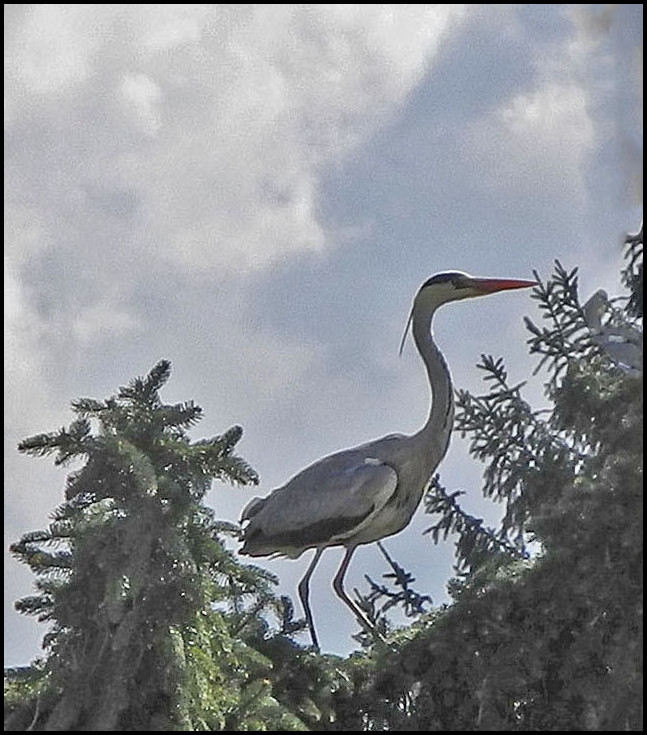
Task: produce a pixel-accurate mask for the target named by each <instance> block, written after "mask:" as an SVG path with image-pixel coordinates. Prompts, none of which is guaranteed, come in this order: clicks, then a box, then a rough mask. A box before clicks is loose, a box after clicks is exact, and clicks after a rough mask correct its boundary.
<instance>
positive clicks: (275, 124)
mask: <svg viewBox="0 0 647 735" xmlns="http://www.w3.org/2000/svg"><path fill="white" fill-rule="evenodd" d="M32 7H33V8H35V9H34V10H33V11H29V13H27V14H26V16H25V18H24V19H23V22H22V24H21V25H20V27H19V29H18V30H17V31H16V33H15V34H14V42H13V44H12V45H10V48H9V56H10V58H13V59H14V63H13V65H12V66H11V67H10V70H9V76H10V82H11V84H10V85H9V92H8V96H9V107H10V108H11V109H12V115H11V120H12V124H13V125H15V126H20V119H21V111H23V110H26V109H28V108H29V102H30V99H31V98H33V97H34V96H39V95H41V96H42V95H43V94H44V93H45V92H47V94H48V99H47V100H45V101H43V100H41V104H44V105H47V104H48V103H49V107H45V108H41V110H42V113H41V114H42V115H43V118H44V119H48V118H49V119H50V120H52V121H53V120H57V119H60V121H61V123H60V124H63V125H65V126H70V127H73V126H79V125H80V126H83V125H84V124H86V122H85V121H84V120H83V116H84V115H85V114H86V111H87V109H88V107H89V105H92V106H95V107H96V105H97V104H99V108H100V107H101V106H103V107H104V110H103V112H102V113H101V114H99V115H97V116H95V119H94V120H93V121H92V124H93V125H96V126H97V130H96V135H95V141H94V143H93V142H92V141H91V140H88V139H87V138H86V140H85V141H84V144H85V146H86V150H84V151H83V156H84V161H83V165H84V169H85V171H84V173H85V174H86V175H89V176H94V177H95V178H96V179H102V178H104V177H105V168H106V164H107V161H106V152H105V150H104V149H105V144H104V140H105V139H106V138H108V139H109V141H110V146H111V148H112V150H111V152H110V161H109V165H110V168H111V169H112V172H113V173H112V176H113V177H115V175H116V178H118V179H119V180H120V185H121V186H123V187H126V188H131V189H133V190H134V192H135V193H136V195H137V196H138V197H140V198H141V200H142V201H143V202H144V203H145V207H144V209H143V210H142V213H143V218H142V220H141V221H140V222H139V224H140V225H141V227H142V228H143V229H145V230H146V231H148V232H150V233H153V236H154V237H155V240H156V243H157V250H158V252H159V253H160V254H161V255H163V256H164V255H165V256H166V257H168V258H171V259H172V260H173V261H174V262H175V263H177V264H179V265H183V266H187V267H189V268H191V267H195V266H199V267H200V268H201V269H205V270H209V271H211V272H212V273H217V272H222V271H223V269H226V270H239V269H240V268H243V269H251V270H255V269H259V268H261V269H262V268H265V267H267V265H268V264H270V263H274V262H275V261H276V260H277V259H281V258H283V257H285V256H289V255H290V254H293V253H295V252H298V251H306V252H307V251H313V252H316V251H321V250H322V248H323V247H324V245H326V244H327V245H331V244H334V243H327V242H326V238H325V234H324V231H323V229H322V225H321V223H320V221H319V219H318V213H317V204H316V200H317V195H318V187H319V180H320V177H321V175H322V173H323V172H324V170H325V166H327V165H330V164H331V163H334V162H335V161H339V160H341V159H342V158H343V157H344V156H345V155H346V154H347V153H348V152H349V150H351V149H352V147H353V146H354V145H355V144H356V143H357V142H358V141H362V140H366V139H367V137H368V136H370V135H371V133H372V132H373V131H374V130H375V129H376V128H377V127H379V126H380V125H381V124H384V122H385V121H387V120H389V119H390V117H391V116H392V115H393V114H394V112H395V110H396V109H397V106H398V105H399V104H400V103H401V101H402V99H403V98H404V97H405V96H406V95H407V94H408V93H409V91H410V90H411V88H412V86H413V85H414V84H415V83H416V82H417V81H418V80H419V79H420V77H421V75H422V74H423V73H424V71H425V69H426V68H427V65H428V63H429V61H430V60H431V59H432V58H433V56H434V54H435V53H436V51H437V49H438V46H439V43H440V42H441V40H442V39H443V38H444V37H445V36H446V35H447V34H448V33H449V30H450V29H451V28H452V27H453V25H454V24H455V23H457V22H459V21H460V20H461V19H462V17H463V16H464V14H465V10H464V8H463V6H451V5H449V6H419V5H410V6H389V5H386V6H384V5H377V6H354V5H305V6H303V5H301V6H293V5H272V6H263V5H256V6H227V5H225V6H222V5H214V6H204V5H191V6H179V5H170V6H159V5H153V6H146V5H134V6H102V9H101V10H100V11H99V12H97V11H96V7H97V6H66V5H63V6H56V5H49V6H32ZM138 67H139V68H138ZM151 68H154V69H155V74H154V77H153V76H151V74H150V71H149V70H150V69H151ZM99 70H100V73H99ZM79 85H83V87H82V88H81V87H80V86H79ZM110 87H112V88H113V90H115V91H117V98H118V100H119V101H120V102H119V104H120V105H121V106H122V107H123V106H125V107H126V108H127V110H128V114H127V115H126V118H127V119H126V120H125V121H124V120H123V119H122V118H121V117H120V115H119V114H118V111H117V110H115V109H110V100H111V99H113V98H114V94H113V93H112V90H111V89H110ZM124 125H127V126H128V127H131V128H132V126H133V125H134V126H135V128H136V129H137V130H139V131H140V132H143V133H144V134H145V135H146V136H149V137H155V138H156V139H157V141H158V143H157V145H149V146H146V145H142V146H140V147H133V141H132V138H131V136H130V135H129V133H128V130H124V129H123V126H124ZM61 143H62V144H64V145H70V146H72V147H73V146H74V145H75V143H77V141H75V139H74V138H73V137H70V138H69V139H68V140H67V141H61ZM78 144H79V145H80V141H79V142H78ZM71 152H72V154H74V151H71ZM72 162H74V155H72ZM71 178H72V179H74V173H72V172H71ZM180 182H181V184H180ZM79 214H80V215H81V216H82V215H83V212H80V213H79ZM130 247H132V246H130ZM135 247H136V245H135Z"/></svg>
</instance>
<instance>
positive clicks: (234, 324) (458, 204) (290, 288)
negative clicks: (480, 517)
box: [5, 4, 642, 665]
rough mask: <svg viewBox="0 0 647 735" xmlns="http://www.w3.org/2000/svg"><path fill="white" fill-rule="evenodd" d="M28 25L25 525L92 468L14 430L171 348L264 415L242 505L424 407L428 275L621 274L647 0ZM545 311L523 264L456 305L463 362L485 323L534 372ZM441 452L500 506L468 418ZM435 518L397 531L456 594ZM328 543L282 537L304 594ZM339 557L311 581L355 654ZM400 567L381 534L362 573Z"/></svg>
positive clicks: (11, 495) (13, 199) (200, 431)
mask: <svg viewBox="0 0 647 735" xmlns="http://www.w3.org/2000/svg"><path fill="white" fill-rule="evenodd" d="M5 53H6V57H5V58H6V61H5V182H6V183H5V305H6V306H5V397H6V402H5V452H6V454H5V468H6V471H5V482H6V492H5V548H6V547H7V546H8V544H9V543H11V542H12V541H15V540H17V539H18V538H19V537H20V536H21V534H23V533H25V532H26V531H30V530H35V529H39V528H42V527H44V526H46V525H47V523H48V522H49V520H48V513H49V512H50V511H51V510H52V509H53V508H54V507H55V506H56V505H58V504H59V503H60V502H61V501H62V499H63V488H64V478H65V474H66V470H55V469H54V468H53V467H52V465H51V461H50V460H44V459H33V458H26V457H22V456H20V455H18V453H17V451H16V444H17V442H18V441H19V440H20V439H22V438H25V437H27V436H30V435H32V434H35V433H39V432H43V431H51V430H55V429H56V428H58V427H60V426H62V425H63V424H67V423H69V421H70V420H71V419H72V414H71V412H70V410H69V402H70V401H71V400H72V399H74V398H76V397H79V396H89V397H94V398H98V399H102V398H105V397H106V396H108V395H111V394H113V393H114V392H115V391H116V390H117V388H118V386H120V385H123V384H125V383H126V382H127V381H128V380H130V379H131V378H132V377H134V376H136V375H141V374H145V373H146V372H148V370H150V368H151V367H152V366H153V365H154V364H155V363H156V362H157V361H158V360H160V359H162V358H168V359H170V360H171V361H172V364H173V374H172V377H171V380H170V382H169V384H168V386H167V387H166V388H165V390H164V392H163V394H162V396H163V398H165V399H166V400H167V401H168V402H175V401H180V400H188V399H193V400H195V401H196V403H198V404H199V405H201V406H202V408H203V409H204V413H205V419H204V420H203V421H202V422H201V423H200V424H199V425H198V427H197V428H196V429H194V430H193V432H192V436H193V437H194V438H196V439H197V438H200V437H203V436H211V435H214V434H217V433H220V432H222V431H223V430H225V429H226V428H228V427H229V426H231V425H232V424H240V425H242V426H243V428H244V430H245V434H244V436H243V439H242V440H241V442H240V443H239V445H238V448H239V451H240V454H242V456H244V458H245V459H246V460H247V461H249V462H250V463H251V464H252V466H253V467H254V468H255V469H256V470H257V471H258V473H259V475H260V477H261V486H260V489H259V488H253V489H237V488H231V487H228V486H217V487H214V490H213V491H212V492H211V494H210V495H209V496H208V502H209V503H210V504H212V505H213V506H214V508H215V509H216V511H217V514H218V516H219V517H221V518H225V519H228V520H237V518H238V516H239V514H240V510H241V508H242V507H243V506H244V505H245V504H246V503H247V502H248V501H249V499H250V498H251V497H252V496H253V495H256V494H260V495H264V494H265V493H266V492H268V491H269V490H271V489H272V488H274V487H277V486H279V485H281V484H283V483H284V482H285V481H287V480H288V479H289V478H290V477H291V476H292V475H293V474H294V473H296V472H297V471H298V470H300V469H302V468H303V467H305V466H306V465H307V464H309V463H310V462H312V461H314V460H315V459H318V458H319V457H322V456H324V455H325V454H327V453H330V452H332V451H335V450H337V449H341V448H344V447H348V446H352V445H354V444H357V443H361V442H364V441H367V440H369V439H372V438H377V437H379V436H381V435H384V434H387V433H391V432H395V431H400V432H413V431H415V430H417V429H418V428H419V426H420V425H421V424H422V423H423V422H424V420H425V418H426V413H427V409H428V389H427V386H426V378H425V373H424V369H423V367H422V364H421V363H420V361H419V358H418V356H417V355H416V352H415V349H414V348H413V345H412V343H409V345H408V347H407V350H406V351H405V353H404V356H403V358H402V359H400V358H398V354H397V350H398V344H399V340H400V336H401V333H402V329H403V327H404V324H405V321H406V318H407V315H408V312H409V308H410V304H411V299H412V297H413V295H414V293H415V291H416V289H417V288H418V287H419V285H420V284H421V283H422V282H423V281H424V280H426V279H427V278H428V277H429V276H431V275H433V274H434V273H436V272H438V271H441V270H447V269H460V270H465V271H468V272H470V273H472V274H474V275H483V276H502V277H505V276H510V277H519V278H529V277H532V270H533V269H537V270H538V271H539V273H540V274H541V275H542V276H543V277H545V278H547V277H548V276H549V275H550V274H551V272H552V269H553V262H554V259H555V258H559V259H560V260H561V261H562V263H564V265H566V266H567V267H569V268H571V267H575V266H579V267H580V273H581V286H582V294H583V296H584V297H586V296H588V295H590V293H591V292H592V291H593V290H595V289H596V288H600V287H604V288H606V289H607V290H609V291H610V292H612V293H614V292H618V290H619V288H618V271H619V268H620V265H621V257H620V253H621V248H620V243H621V241H622V237H623V234H624V232H626V231H627V230H635V229H637V226H638V222H639V220H640V217H641V206H642V93H641V87H642V71H641V70H642V6H639V5H608V6H605V5H463V6H461V5H397V6H396V5H181V6H180V5H112V4H111V5H102V4H100V5H78V6H77V5H74V6H73V5H66V4H58V5H52V4H50V5H8V6H7V5H5ZM526 314H527V315H531V316H533V317H535V318H537V312H536V308H535V302H534V301H533V300H532V299H530V298H529V296H528V294H527V293H526V292H514V293H509V294H500V295H497V296H492V297H491V298H489V299H482V300H476V301H473V302H467V303H463V304H456V305H451V306H449V307H447V308H446V309H444V310H443V311H442V312H441V313H440V314H439V315H438V317H437V319H436V326H435V332H436V336H437V341H438V343H439V344H440V346H441V348H442V349H443V350H444V352H445V354H446V357H447V359H448V362H449V364H450V367H451V369H452V373H453V377H454V382H455V384H456V386H458V387H463V388H469V389H471V390H481V388H482V383H480V375H479V372H480V371H478V370H477V369H476V368H475V364H476V362H477V361H478V359H479V356H480V354H481V353H484V352H485V353H493V354H494V355H495V356H499V355H500V356H503V357H504V358H505V360H506V362H507V364H508V367H509V371H510V374H511V378H512V379H513V380H515V381H517V380H522V379H524V378H525V377H527V374H528V372H529V370H530V369H531V368H532V366H533V365H534V362H533V361H532V360H531V359H530V358H529V357H528V355H527V354H526V347H525V339H526V335H525V333H524V328H523V324H522V317H523V316H524V315H526ZM529 397H530V398H531V399H533V400H535V401H537V400H541V383H540V382H539V383H537V385H536V386H534V385H531V387H530V393H529ZM441 469H442V472H441V476H442V479H443V482H444V484H445V485H447V486H448V487H449V488H450V489H452V490H454V489H463V490H466V491H467V493H468V495H467V498H466V499H465V504H466V506H467V507H468V508H469V509H470V510H472V511H473V512H475V513H477V514H485V515H486V517H492V518H496V512H497V511H496V509H495V510H493V509H491V508H489V507H487V506H486V504H485V503H484V501H482V500H481V499H480V497H479V488H480V473H481V470H482V468H481V467H480V466H479V465H478V464H476V463H475V460H473V459H471V458H470V457H469V456H468V454H467V452H466V445H465V442H464V441H461V440H460V438H459V437H458V436H456V437H454V440H453V443H452V447H451V449H450V453H449V454H448V456H447V458H446V460H445V461H444V463H443V464H442V466H441ZM67 471H69V469H68V470H67ZM432 522H433V520H432V519H431V518H430V517H429V516H425V514H424V512H423V511H422V509H420V510H419V511H418V513H417V515H416V517H415V519H414V521H413V522H412V524H411V525H410V526H409V528H408V529H406V530H405V531H403V532H402V533H401V534H399V535H398V536H396V537H394V538H392V539H389V540H388V542H387V543H386V546H387V548H388V549H389V551H390V553H391V554H392V555H393V556H394V557H395V558H396V559H397V560H398V561H399V562H400V563H401V564H403V565H404V566H405V567H407V568H408V569H409V570H410V571H411V572H412V573H413V574H414V575H415V577H416V579H417V582H416V585H415V586H416V587H417V588H418V589H419V590H420V591H423V592H427V593H429V594H431V595H432V597H433V598H434V600H435V601H437V602H442V601H444V600H445V599H446V593H445V583H446V580H447V578H448V577H449V576H450V575H451V561H452V549H451V546H450V545H449V544H447V545H446V546H444V547H433V546H432V544H431V542H430V540H429V538H428V537H425V536H423V535H422V531H423V530H424V529H425V528H427V527H428V526H429V525H431V523H432ZM310 554H311V552H309V553H308V554H307V555H304V557H303V558H302V559H300V560H298V561H273V562H271V563H268V565H267V566H268V567H269V568H270V569H272V570H273V571H274V572H276V573H277V574H279V575H280V576H281V586H280V589H279V591H280V592H281V593H285V594H290V595H292V596H293V597H295V598H296V584H297V583H298V580H299V578H300V576H301V574H303V572H304V571H305V568H306V565H307V563H308V562H309V559H310ZM340 558H341V551H340V550H330V551H328V552H327V554H326V555H324V559H323V560H322V563H321V565H320V566H319V568H318V571H317V572H316V574H315V577H314V578H313V581H312V590H313V591H312V602H313V610H314V614H315V618H316V622H317V626H318V632H319V637H320V640H321V643H322V646H323V648H324V650H326V651H333V652H338V653H346V652H348V651H349V650H350V649H351V648H352V647H353V642H352V640H351V639H350V634H351V633H352V632H353V631H355V629H356V627H355V624H354V621H353V620H352V618H351V616H350V614H349V612H348V611H347V610H346V608H344V607H343V606H342V604H341V603H340V602H339V601H338V600H337V598H336V597H335V596H334V593H333V592H332V590H331V588H330V580H331V578H332V576H333V574H334V570H335V568H336V565H337V564H338V563H339V560H340ZM384 571H386V569H385V564H384V562H383V559H382V557H381V555H380V553H379V550H378V549H377V548H376V547H375V546H368V547H363V548H362V549H360V550H359V551H358V552H357V554H356V555H355V558H354V562H353V564H352V566H351V568H350V571H349V574H348V576H347V585H348V588H349V589H352V588H353V587H354V586H359V587H362V588H363V589H366V584H365V583H364V580H363V575H364V574H365V573H369V574H371V575H373V576H374V577H376V578H377V577H379V575H380V574H381V573H383V572H384ZM5 574H6V576H5V611H6V614H5V662H6V663H7V664H10V665H22V664H27V663H28V662H29V661H30V660H31V659H32V658H33V657H34V656H36V655H38V653H39V645H40V640H41V638H42V635H43V633H44V627H43V626H42V625H38V624H36V623H34V622H33V621H32V620H30V619H27V618H24V617H22V616H18V615H17V614H16V613H14V612H13V602H14V600H15V599H17V598H19V597H21V596H24V595H26V594H30V592H31V590H32V580H33V578H32V576H31V574H30V573H29V571H28V570H27V569H26V568H23V567H22V565H20V564H18V563H17V562H16V561H15V560H13V559H12V558H10V557H8V556H7V557H6V561H5ZM303 640H304V642H305V641H306V640H307V639H306V638H304V639H303Z"/></svg>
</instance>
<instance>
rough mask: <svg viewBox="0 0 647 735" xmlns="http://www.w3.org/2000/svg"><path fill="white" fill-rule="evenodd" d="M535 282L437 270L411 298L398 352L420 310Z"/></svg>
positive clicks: (523, 286) (528, 286)
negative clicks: (411, 304) (478, 276)
mask: <svg viewBox="0 0 647 735" xmlns="http://www.w3.org/2000/svg"><path fill="white" fill-rule="evenodd" d="M536 285H537V283H536V281H521V280H518V279H512V278H475V277H474V276H470V275H468V274H467V273H461V272H460V271H447V272H445V273H436V275H435V276H432V277H431V278H428V279H427V280H426V281H425V282H424V283H423V284H422V286H421V287H420V289H419V291H418V293H417V294H416V297H415V299H414V301H413V308H412V309H411V314H410V316H409V321H408V322H407V327H406V329H405V331H404V335H403V337H402V342H401V344H400V352H402V349H403V347H404V341H405V339H406V336H407V331H408V330H409V326H410V324H411V320H412V319H413V316H414V314H415V313H416V312H417V311H423V312H426V313H428V314H431V313H433V312H434V311H435V310H436V309H437V308H438V307H439V306H442V305H443V304H447V303H449V302H450V301H460V300H462V299H473V298H476V297H477V296H487V295H488V294H491V293H497V292H498V291H510V290H512V289H516V288H530V287H531V286H536Z"/></svg>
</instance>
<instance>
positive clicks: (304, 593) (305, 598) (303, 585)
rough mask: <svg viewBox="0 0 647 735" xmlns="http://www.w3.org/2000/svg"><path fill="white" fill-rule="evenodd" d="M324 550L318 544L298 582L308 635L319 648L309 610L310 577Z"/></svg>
mask: <svg viewBox="0 0 647 735" xmlns="http://www.w3.org/2000/svg"><path fill="white" fill-rule="evenodd" d="M323 552H324V547H323V546H320V547H319V548H318V549H317V551H316V552H315V555H314V558H313V559H312V561H311V562H310V566H309V567H308V570H307V571H306V573H305V574H304V576H303V579H302V580H301V581H300V582H299V599H300V600H301V605H302V606H303V612H304V613H305V614H306V623H308V628H309V629H310V637H311V638H312V645H313V646H314V647H315V648H316V649H317V651H318V650H319V641H318V640H317V633H316V631H315V623H314V620H313V618H312V611H311V610H310V601H309V596H310V577H312V573H313V572H314V570H315V567H316V566H317V564H318V563H319V559H321V555H322V554H323Z"/></svg>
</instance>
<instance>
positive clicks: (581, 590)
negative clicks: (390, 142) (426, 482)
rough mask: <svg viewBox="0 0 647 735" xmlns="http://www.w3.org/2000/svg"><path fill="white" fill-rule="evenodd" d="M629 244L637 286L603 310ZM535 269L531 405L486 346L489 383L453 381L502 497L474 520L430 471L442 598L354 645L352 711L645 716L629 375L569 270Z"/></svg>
mask: <svg viewBox="0 0 647 735" xmlns="http://www.w3.org/2000/svg"><path fill="white" fill-rule="evenodd" d="M628 245H629V246H630V247H631V243H628ZM633 246H634V251H633V254H632V255H631V257H630V269H631V272H632V273H634V275H635V277H634V278H633V279H630V278H625V282H626V283H627V284H628V285H630V286H631V287H633V288H634V289H635V290H633V291H632V294H631V297H630V298H629V299H627V300H626V303H627V307H626V309H625V311H624V312H622V311H621V310H619V309H614V311H613V314H612V315H611V317H610V318H611V319H613V320H614V324H617V325H619V326H620V327H627V328H631V329H634V330H636V329H639V328H640V323H639V322H638V321H637V319H636V316H637V314H638V313H639V312H640V313H642V295H641V294H642V244H641V243H640V257H639V258H638V257H635V252H636V250H635V247H637V246H636V243H633ZM638 274H639V275H638ZM536 277H537V280H538V286H537V288H536V289H535V291H534V294H533V295H534V298H535V299H536V300H537V302H538V304H539V310H540V315H541V316H542V318H543V322H544V323H543V325H542V326H537V325H536V324H535V323H534V322H532V321H531V320H529V319H527V320H526V324H527V326H528V329H529V332H530V339H529V346H530V351H531V353H536V354H537V355H538V356H539V365H538V370H539V369H541V368H542V367H543V368H545V369H547V371H548V372H547V374H546V395H547V396H548V398H549V399H550V401H551V404H552V405H551V407H550V408H545V409H541V410H534V409H532V408H531V406H530V405H529V404H528V403H527V402H526V401H525V400H524V398H523V395H522V392H523V388H524V383H518V384H512V383H511V382H510V381H509V379H508V375H507V373H506V370H505V367H504V365H503V361H502V360H501V359H495V358H493V357H491V356H483V357H482V360H481V363H480V365H479V368H480V369H481V370H483V372H484V376H485V381H486V384H487V386H488V390H487V391H486V392H485V393H484V394H482V395H472V394H470V393H468V392H466V391H459V393H458V400H457V405H458V411H457V417H456V428H457V430H458V431H460V432H461V433H462V434H463V435H466V436H468V437H469V439H470V450H471V453H472V454H473V455H474V456H475V457H476V458H478V459H479V460H480V461H482V462H483V463H484V464H485V470H484V485H483V493H484V495H485V496H486V497H489V498H492V499H493V500H495V501H498V502H501V503H503V505H504V508H505V512H504V514H503V518H502V521H501V524H500V526H499V528H497V529H489V528H486V527H484V525H483V523H482V521H481V520H480V519H477V518H474V517H472V516H470V515H469V514H468V513H466V512H465V511H464V510H463V509H462V508H461V507H460V504H459V497H460V496H461V494H462V493H461V492H460V491H453V492H448V491H447V490H446V489H445V488H444V487H443V486H442V485H441V484H440V482H439V480H438V478H435V479H434V481H433V482H432V484H431V487H430V489H429V492H428V494H427V497H426V499H425V503H426V510H427V511H428V512H431V513H434V514H436V515H437V516H439V520H437V521H436V522H435V524H434V525H433V526H432V527H431V528H430V529H428V533H429V535H430V537H431V539H432V540H433V541H434V542H435V543H438V542H439V541H440V540H442V539H443V538H447V536H448V535H449V534H455V535H456V537H457V540H456V558H457V563H456V572H457V577H456V579H454V580H453V581H452V583H451V584H450V591H451V592H452V595H453V597H454V602H453V603H452V604H451V605H449V606H446V607H444V608H441V609H438V610H435V611H433V612H432V613H430V614H427V615H424V616H420V617H419V618H418V619H417V621H416V622H415V623H414V624H413V625H412V626H410V627H409V628H406V629H403V630H402V631H399V632H396V633H395V634H392V635H391V636H390V637H389V639H388V645H387V646H382V647H378V646H374V647H373V649H372V650H371V651H369V652H367V653H366V654H365V658H364V660H363V662H362V668H363V672H364V674H365V676H364V678H363V680H361V679H359V678H357V679H353V696H352V701H353V703H354V705H355V706H356V707H358V708H359V710H360V712H361V716H358V717H357V721H361V723H362V727H360V728H358V729H364V730H384V729H389V730H405V729H406V730H520V731H522V730H639V729H642V675H641V672H642V484H643V483H642V442H643V431H642V377H636V376H635V375H634V374H631V373H628V372H626V371H624V370H623V369H621V368H619V367H617V366H616V365H615V363H614V362H613V360H612V359H610V358H609V356H608V355H606V354H605V353H604V351H603V350H601V349H600V347H599V344H597V343H596V342H595V341H594V340H592V338H591V335H590V333H589V331H588V326H587V322H586V320H585V314H584V312H583V310H582V307H581V306H580V303H579V297H578V290H577V271H576V270H572V271H570V272H569V271H567V270H565V269H564V268H563V267H562V265H561V264H560V263H557V264H556V268H555V273H554V275H553V278H552V279H551V280H549V281H548V282H545V283H544V282H542V281H541V279H540V278H539V276H538V275H537V274H536ZM529 550H531V551H532V552H533V553H532V556H531V555H530V554H529ZM375 587H376V586H375V585H373V588H374V589H375ZM386 599H387V600H388V599H391V598H390V597H387V598H386ZM374 602H375V604H379V597H378V599H377V600H374ZM351 661H352V659H351ZM349 663H350V661H349ZM350 670H352V669H349V671H350ZM367 672H368V673H367Z"/></svg>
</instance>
